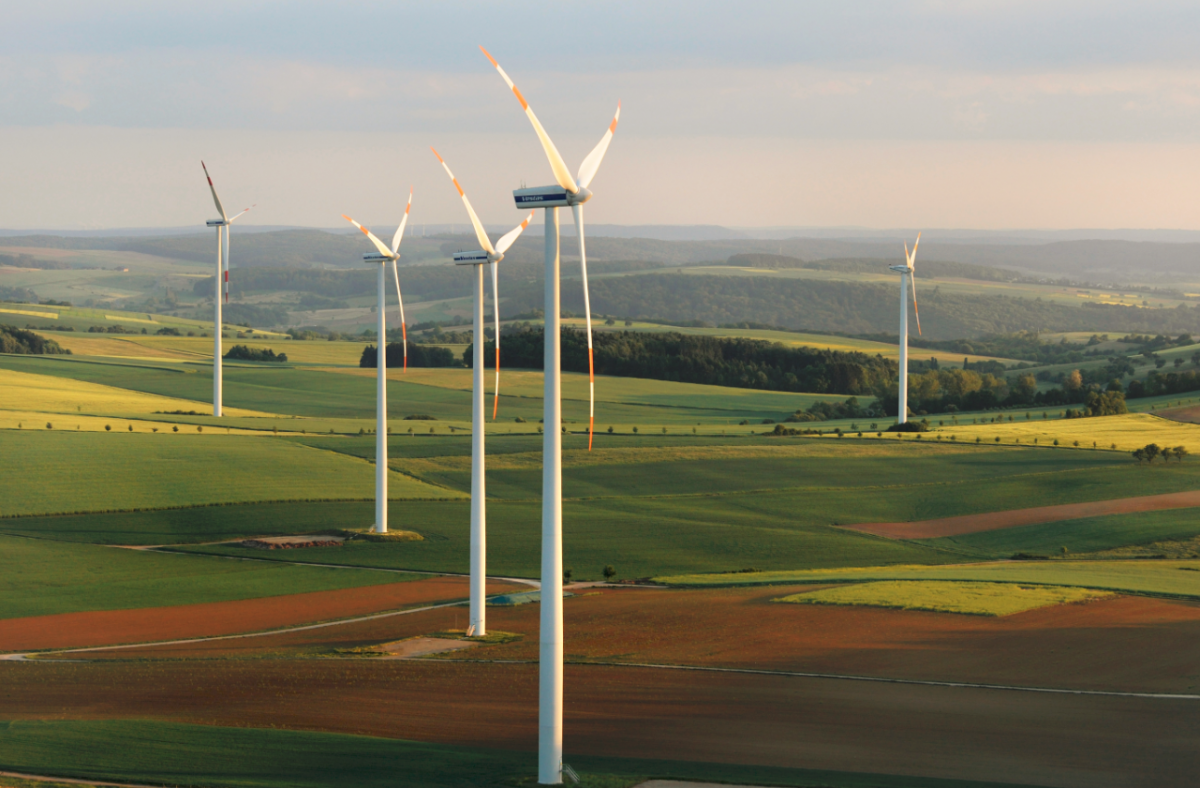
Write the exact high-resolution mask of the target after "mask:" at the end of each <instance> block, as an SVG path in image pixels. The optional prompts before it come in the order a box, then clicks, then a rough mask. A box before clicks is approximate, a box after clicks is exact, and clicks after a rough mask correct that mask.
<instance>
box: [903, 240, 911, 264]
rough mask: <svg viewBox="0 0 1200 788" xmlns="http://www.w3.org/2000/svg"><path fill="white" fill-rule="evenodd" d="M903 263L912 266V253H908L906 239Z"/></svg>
mask: <svg viewBox="0 0 1200 788" xmlns="http://www.w3.org/2000/svg"><path fill="white" fill-rule="evenodd" d="M904 264H905V265H907V266H908V267H910V268H911V267H912V255H910V254H909V253H908V241H905V242H904Z"/></svg>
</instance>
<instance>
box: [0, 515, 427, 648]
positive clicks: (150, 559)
mask: <svg viewBox="0 0 1200 788" xmlns="http://www.w3.org/2000/svg"><path fill="white" fill-rule="evenodd" d="M417 577H419V576H418V575H403V574H395V573H383V572H371V571H366V570H353V569H351V570H344V569H323V568H320V567H310V566H288V565H283V564H272V563H265V562H259V561H222V560H217V559H212V558H200V557H196V556H186V555H167V554H163V553H152V552H144V551H138V550H121V549H118V548H114V547H98V546H95V545H85V544H64V543H61V542H50V541H46V540H43V539H26V538H21V537H15V536H0V618H23V617H26V616H48V615H54V614H58V613H79V612H84V611H91V610H130V609H135V608H142V607H160V606H170V605H188V604H196V603H200V602H228V601H231V600H237V599H254V598H258V597H267V596H280V595H283V594H300V593H304V592H307V591H329V590H332V589H337V588H356V587H359V586H370V585H380V584H383V583H396V582H402V581H406V580H414V579H417ZM0 648H2V647H0Z"/></svg>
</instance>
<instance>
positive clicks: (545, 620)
mask: <svg viewBox="0 0 1200 788" xmlns="http://www.w3.org/2000/svg"><path fill="white" fill-rule="evenodd" d="M480 49H481V50H482V51H483V54H484V55H487V59H488V60H489V61H491V64H492V65H493V66H495V67H496V70H497V71H498V72H500V76H501V77H502V78H503V79H504V82H505V84H507V85H508V87H509V89H510V90H512V92H513V95H514V96H516V97H517V101H519V102H521V108H522V109H523V110H525V115H526V116H527V117H528V118H529V122H530V123H532V124H533V130H534V132H536V133H537V135H538V139H539V140H541V143H542V148H543V149H544V150H545V151H546V158H548V159H549V160H550V169H551V170H552V171H553V173H554V180H555V181H556V183H557V185H555V186H540V187H535V188H532V189H517V190H516V191H514V192H513V198H514V199H515V200H516V203H517V207H518V208H522V209H523V208H535V207H541V208H545V209H546V213H545V217H546V218H545V221H546V225H545V227H546V230H545V236H546V304H545V315H546V317H545V325H546V329H545V348H546V349H545V363H544V367H545V389H544V393H543V403H544V404H543V408H544V417H543V424H544V429H543V438H542V586H541V587H542V591H541V625H540V636H539V637H540V643H539V648H538V660H539V678H538V698H539V706H538V782H539V783H542V784H548V785H557V784H560V783H562V773H563V762H562V724H563V722H562V710H563V604H562V580H563V575H562V569H563V566H562V380H561V360H562V353H561V351H562V348H561V345H562V337H561V334H560V320H559V295H560V290H561V286H562V284H561V282H560V280H559V234H558V209H559V208H560V207H565V206H570V208H571V211H572V213H574V215H575V229H576V232H577V234H578V235H579V261H580V265H581V266H582V271H583V306H584V313H585V317H586V325H587V340H588V381H589V391H590V396H589V403H590V404H589V408H588V448H589V449H591V446H592V435H593V431H594V427H595V382H594V381H595V367H594V364H593V361H592V308H591V301H590V299H589V297H588V278H587V254H586V249H585V245H584V233H583V204H584V203H585V202H587V201H588V200H589V199H591V197H592V193H591V192H590V191H588V188H587V187H588V185H590V184H591V182H592V179H593V178H594V177H595V176H596V170H598V169H599V168H600V162H601V160H603V159H604V154H605V152H607V151H608V145H609V143H610V142H612V138H613V133H614V132H615V131H616V130H617V120H618V119H619V118H620V117H621V105H620V103H618V104H617V113H616V115H615V116H614V117H613V119H612V123H610V124H609V126H608V130H607V131H605V133H604V136H603V137H602V138H601V140H600V143H599V144H598V145H597V146H596V147H595V148H594V149H592V152H591V153H589V154H588V155H587V158H585V159H584V160H583V164H581V165H580V166H579V172H578V174H577V175H576V177H574V178H572V177H571V173H570V171H569V170H568V169H567V165H566V162H564V161H563V158H562V156H561V155H560V154H559V152H558V149H557V148H555V147H554V143H553V142H551V141H550V137H549V135H547V134H546V130H545V129H543V128H542V124H541V122H539V121H538V119H537V116H536V115H534V114H533V109H532V108H531V107H530V106H529V103H528V102H527V101H525V97H524V96H522V95H521V91H519V90H517V86H516V85H514V84H513V81H512V80H511V79H509V77H508V74H506V73H504V69H502V68H500V64H499V63H497V62H496V59H495V58H494V57H492V56H491V55H490V54H488V51H487V50H486V49H484V48H483V47H480Z"/></svg>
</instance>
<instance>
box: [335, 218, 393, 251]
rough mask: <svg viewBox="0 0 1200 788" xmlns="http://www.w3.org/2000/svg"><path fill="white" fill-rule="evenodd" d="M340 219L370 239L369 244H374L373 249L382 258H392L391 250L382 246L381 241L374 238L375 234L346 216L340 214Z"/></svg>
mask: <svg viewBox="0 0 1200 788" xmlns="http://www.w3.org/2000/svg"><path fill="white" fill-rule="evenodd" d="M342 218H343V219H345V220H346V221H348V222H350V224H352V225H354V226H355V227H357V228H358V229H360V230H362V234H363V235H365V236H367V237H368V238H370V239H371V243H373V244H375V248H376V249H378V250H379V253H380V254H381V255H384V256H386V257H391V256H392V250H391V249H388V248H387V247H386V246H385V245H384V243H383V241H381V240H379V239H378V238H376V237H375V233H373V232H371V231H370V230H368V229H367V228H366V227H363V226H362V225H361V224H359V223H358V222H356V221H354V220H353V219H351V218H350V217H349V216H347V215H346V214H342Z"/></svg>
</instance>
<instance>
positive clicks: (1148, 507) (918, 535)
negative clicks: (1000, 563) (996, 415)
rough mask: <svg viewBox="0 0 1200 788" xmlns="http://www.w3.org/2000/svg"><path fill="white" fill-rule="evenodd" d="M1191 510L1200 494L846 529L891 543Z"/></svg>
mask: <svg viewBox="0 0 1200 788" xmlns="http://www.w3.org/2000/svg"><path fill="white" fill-rule="evenodd" d="M1194 506H1200V490H1192V491H1189V492H1179V493H1167V494H1164V495H1144V496H1140V497H1137V498H1118V499H1116V500H1112V501H1092V502H1089V503H1071V504H1062V505H1060V506H1038V507H1034V508H1032V509H1012V510H1009V511H1006V512H989V513H987V514H967V515H961V516H958V517H941V518H938V519H936V520H921V521H918V522H910V523H861V524H858V525H850V526H845V527H847V528H851V529H853V530H855V531H865V532H866V533H870V534H875V535H877V536H887V537H891V538H893V539H936V538H938V537H943V536H960V535H962V534H973V533H979V532H980V531H997V530H1000V529H1002V528H1015V527H1018V526H1022V525H1037V524H1040V523H1053V522H1057V521H1059V520H1075V519H1078V518H1080V517H1099V516H1103V515H1110V514H1130V513H1133V512H1154V511H1159V510H1162V509H1187V508H1190V507H1194Z"/></svg>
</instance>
